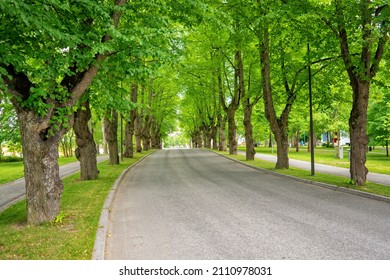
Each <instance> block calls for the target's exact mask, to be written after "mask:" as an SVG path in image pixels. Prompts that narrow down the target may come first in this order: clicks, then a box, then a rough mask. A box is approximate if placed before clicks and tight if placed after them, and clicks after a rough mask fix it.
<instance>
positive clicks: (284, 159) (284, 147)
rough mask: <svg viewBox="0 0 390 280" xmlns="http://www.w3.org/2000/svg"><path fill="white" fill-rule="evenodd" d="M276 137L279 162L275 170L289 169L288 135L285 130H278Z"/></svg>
mask: <svg viewBox="0 0 390 280" xmlns="http://www.w3.org/2000/svg"><path fill="white" fill-rule="evenodd" d="M274 136H275V141H276V145H277V161H276V166H275V168H277V169H288V168H289V159H288V135H287V133H286V132H285V130H284V129H278V131H277V132H276V133H274Z"/></svg>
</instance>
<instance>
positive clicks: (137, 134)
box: [135, 113, 142, 153]
mask: <svg viewBox="0 0 390 280" xmlns="http://www.w3.org/2000/svg"><path fill="white" fill-rule="evenodd" d="M141 140H142V117H141V116H140V115H139V113H137V117H136V119H135V150H136V151H137V153H141V152H142V145H141Z"/></svg>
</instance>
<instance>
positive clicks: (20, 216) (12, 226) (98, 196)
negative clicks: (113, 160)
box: [0, 152, 150, 260]
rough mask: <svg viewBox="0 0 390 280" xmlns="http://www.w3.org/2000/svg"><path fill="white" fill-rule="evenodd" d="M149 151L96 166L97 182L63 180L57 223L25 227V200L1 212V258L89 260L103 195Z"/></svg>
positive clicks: (72, 177)
mask: <svg viewBox="0 0 390 280" xmlns="http://www.w3.org/2000/svg"><path fill="white" fill-rule="evenodd" d="M147 153H150V152H143V153H142V154H138V153H136V154H135V158H134V159H125V160H124V161H123V162H121V164H120V165H108V164H107V162H102V163H100V164H98V167H99V170H100V174H99V179H98V180H94V181H84V182H80V181H79V180H78V178H79V174H74V175H71V176H69V177H67V178H66V179H65V180H64V192H63V195H62V199H61V213H60V214H59V215H58V216H57V219H56V221H54V222H52V223H47V224H43V225H39V226H28V225H27V224H26V201H25V200H24V201H21V202H19V203H16V204H14V205H13V206H11V207H10V208H8V209H6V210H4V211H3V212H1V213H0V233H1V234H0V259H2V260H90V259H91V258H92V251H93V246H94V241H95V235H96V231H97V228H98V222H99V218H100V213H101V210H102V207H103V204H104V201H105V199H106V196H107V194H108V192H109V190H110V189H111V187H112V185H113V184H114V182H115V180H116V179H117V178H118V176H119V175H120V174H121V172H123V170H125V169H126V168H127V167H128V166H130V165H131V164H133V163H135V162H136V161H138V160H139V159H140V158H142V157H143V156H145V155H146V154H147Z"/></svg>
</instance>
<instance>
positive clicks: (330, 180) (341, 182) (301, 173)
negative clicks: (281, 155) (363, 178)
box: [215, 151, 390, 197]
mask: <svg viewBox="0 0 390 280" xmlns="http://www.w3.org/2000/svg"><path fill="white" fill-rule="evenodd" d="M215 152H216V151H215ZM218 153H219V154H222V155H225V156H228V157H230V158H233V159H236V160H239V161H242V162H245V163H247V164H250V165H253V166H256V167H259V168H263V169H266V170H270V171H274V172H278V173H282V174H286V175H290V176H294V177H298V178H302V179H306V180H310V181H316V182H322V183H327V184H331V185H335V186H339V187H344V188H349V189H354V190H359V191H364V192H368V193H373V194H378V195H383V196H387V197H390V187H388V186H384V185H380V184H375V183H371V182H367V184H366V186H361V187H360V186H354V185H351V184H350V183H349V180H348V179H347V178H345V177H342V176H335V175H328V174H323V173H316V175H315V176H311V174H310V171H308V170H304V169H299V168H295V167H290V168H289V169H282V170H280V169H275V163H272V162H269V161H265V160H261V159H255V160H254V161H247V160H246V159H245V155H240V154H239V155H235V156H234V155H229V153H228V152H218Z"/></svg>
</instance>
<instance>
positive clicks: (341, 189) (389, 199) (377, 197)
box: [207, 150, 390, 203]
mask: <svg viewBox="0 0 390 280" xmlns="http://www.w3.org/2000/svg"><path fill="white" fill-rule="evenodd" d="M207 151H209V152H212V153H214V154H216V155H219V156H222V157H224V158H226V159H228V160H231V161H234V162H237V163H239V164H241V165H244V166H247V167H249V168H252V169H254V170H257V171H262V172H265V173H269V174H273V175H276V176H279V177H285V178H289V179H292V180H296V181H299V182H302V183H306V184H310V185H314V186H317V187H321V188H326V189H330V190H333V191H339V192H343V193H349V194H353V195H357V196H361V197H365V198H369V199H374V200H377V201H382V202H387V203H390V197H386V196H382V195H377V194H372V193H368V192H363V191H358V190H353V189H348V188H344V187H339V186H335V185H331V184H327V183H321V182H317V181H312V180H307V179H302V178H298V177H294V176H290V175H286V174H282V173H278V172H275V171H271V170H267V169H263V168H260V167H257V166H253V165H250V164H248V163H245V162H242V161H239V160H237V159H234V158H231V157H228V156H225V155H221V154H219V153H217V152H215V151H212V150H207Z"/></svg>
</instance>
